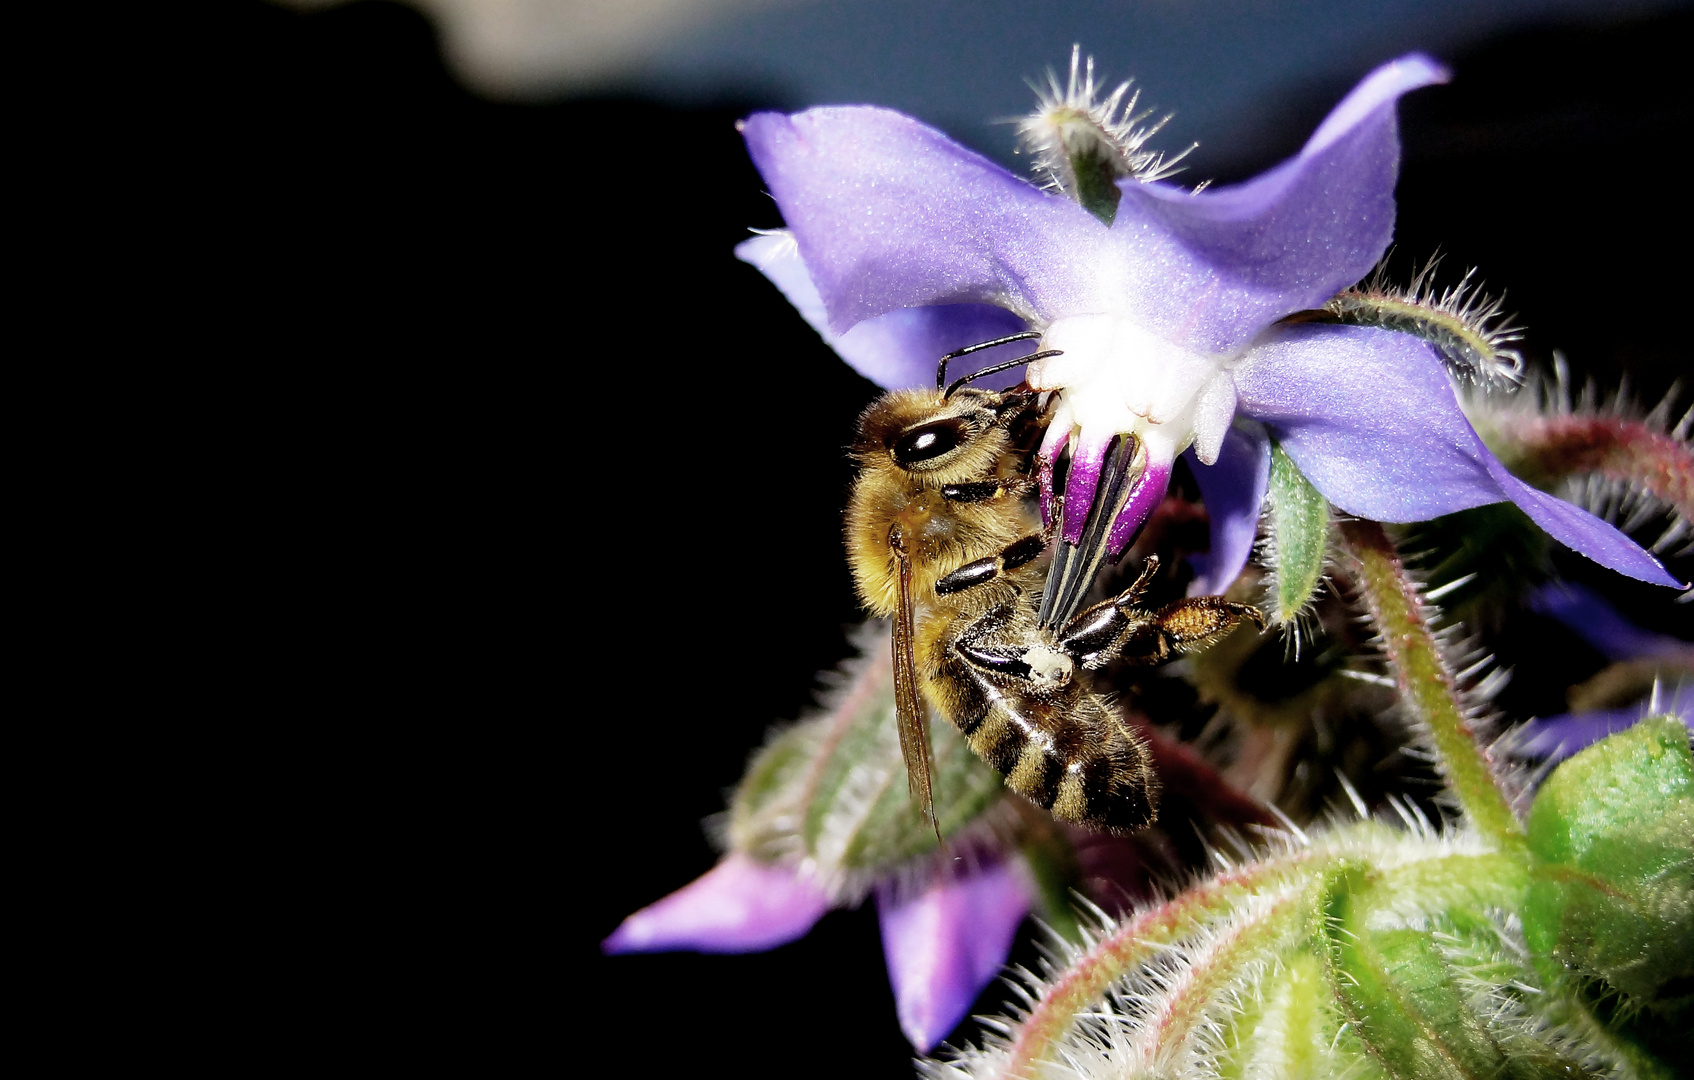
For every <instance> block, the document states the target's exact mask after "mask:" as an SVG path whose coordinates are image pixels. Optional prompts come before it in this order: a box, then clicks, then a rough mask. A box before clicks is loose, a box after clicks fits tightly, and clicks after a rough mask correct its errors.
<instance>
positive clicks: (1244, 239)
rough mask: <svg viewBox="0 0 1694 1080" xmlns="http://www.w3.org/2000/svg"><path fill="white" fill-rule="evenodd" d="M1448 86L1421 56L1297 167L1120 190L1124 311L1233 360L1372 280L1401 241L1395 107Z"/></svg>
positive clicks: (1116, 238) (1364, 87)
mask: <svg viewBox="0 0 1694 1080" xmlns="http://www.w3.org/2000/svg"><path fill="white" fill-rule="evenodd" d="M1446 78H1447V72H1446V71H1445V69H1443V68H1442V67H1441V66H1440V65H1438V64H1436V63H1435V62H1433V61H1431V60H1429V59H1428V58H1427V57H1423V56H1416V55H1413V56H1407V57H1403V58H1401V59H1399V60H1396V61H1394V62H1393V63H1391V64H1386V65H1384V66H1383V67H1380V68H1378V69H1376V71H1374V72H1372V73H1371V74H1370V75H1368V76H1366V78H1365V80H1364V81H1363V82H1361V83H1360V84H1359V85H1358V86H1357V87H1356V88H1355V89H1354V90H1353V92H1352V93H1351V94H1349V95H1348V96H1347V98H1346V99H1345V100H1343V101H1342V102H1341V104H1339V105H1337V106H1336V107H1335V109H1334V111H1332V112H1331V113H1330V114H1329V118H1328V119H1326V120H1325V121H1324V122H1323V124H1322V125H1321V126H1320V127H1319V128H1318V130H1317V131H1316V132H1315V133H1314V134H1313V135H1312V137H1311V139H1309V140H1308V141H1307V142H1306V146H1305V148H1304V149H1303V150H1301V151H1300V153H1299V155H1298V156H1296V157H1294V158H1291V159H1289V160H1288V161H1285V162H1283V163H1282V164H1281V165H1278V166H1277V167H1276V168H1274V169H1272V170H1270V171H1269V172H1267V173H1264V174H1262V175H1260V176H1257V177H1255V178H1253V179H1252V180H1249V181H1247V182H1246V183H1244V184H1240V185H1237V186H1235V187H1227V188H1213V189H1210V190H1208V191H1205V192H1202V193H1200V194H1193V193H1190V192H1188V191H1186V190H1184V189H1182V188H1178V187H1173V186H1171V185H1168V184H1143V183H1137V182H1136V181H1133V180H1127V181H1123V182H1122V183H1120V184H1119V187H1120V188H1121V189H1122V190H1123V196H1124V197H1123V199H1122V201H1121V202H1120V203H1119V204H1118V213H1117V219H1116V220H1115V221H1114V222H1113V224H1112V241H1113V244H1114V245H1115V246H1116V247H1117V249H1118V257H1119V258H1121V259H1123V260H1126V261H1127V262H1128V264H1129V268H1130V269H1129V273H1128V275H1127V276H1128V283H1129V297H1128V310H1130V311H1132V312H1134V313H1136V314H1137V315H1138V316H1139V317H1140V319H1141V320H1142V321H1144V322H1145V323H1146V324H1147V325H1148V326H1149V327H1150V328H1152V329H1155V330H1157V331H1158V332H1159V333H1161V334H1162V335H1163V336H1165V337H1167V338H1168V339H1169V340H1171V341H1173V342H1176V343H1177V344H1180V345H1186V346H1188V347H1190V348H1193V349H1195V350H1198V351H1201V352H1210V353H1223V354H1231V353H1235V352H1237V351H1239V350H1240V349H1241V348H1242V347H1244V346H1245V345H1246V344H1247V343H1248V342H1250V341H1251V340H1252V339H1253V338H1254V337H1256V336H1257V335H1258V334H1259V332H1260V331H1262V330H1263V329H1264V328H1265V327H1266V326H1268V325H1270V324H1271V323H1273V322H1275V321H1276V320H1277V319H1280V318H1281V317H1282V316H1284V315H1287V314H1289V313H1290V312H1294V311H1300V310H1303V309H1306V308H1315V307H1318V306H1319V305H1321V304H1322V303H1323V302H1324V301H1325V300H1327V299H1329V298H1330V296H1332V295H1334V294H1335V293H1336V292H1338V291H1339V290H1341V289H1343V288H1345V287H1346V286H1348V285H1351V284H1353V283H1354V282H1356V281H1358V280H1359V279H1360V278H1362V277H1364V276H1365V275H1366V274H1367V273H1369V272H1370V269H1371V267H1373V266H1374V265H1376V262H1377V260H1378V259H1380V258H1381V257H1382V253H1383V252H1384V251H1385V250H1387V247H1388V242H1389V240H1390V239H1391V238H1392V237H1393V235H1394V183H1395V180H1396V179H1397V177H1398V174H1399V167H1400V138H1399V133H1398V124H1397V123H1396V120H1395V115H1394V106H1395V102H1396V101H1397V100H1398V99H1399V97H1400V95H1402V94H1404V93H1406V92H1407V91H1409V90H1415V89H1417V88H1418V87H1420V86H1428V85H1429V84H1430V83H1436V82H1444V81H1445V80H1446ZM1116 306H1117V307H1118V309H1120V310H1122V309H1123V308H1124V306H1125V305H1124V302H1123V300H1121V299H1120V300H1119V302H1118V304H1117V305H1116ZM1073 310H1076V309H1073Z"/></svg>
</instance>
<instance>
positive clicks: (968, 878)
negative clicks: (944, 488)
mask: <svg viewBox="0 0 1694 1080" xmlns="http://www.w3.org/2000/svg"><path fill="white" fill-rule="evenodd" d="M880 633H881V636H878V635H877V633H871V634H869V635H868V636H867V637H866V638H865V639H864V641H863V642H862V645H863V648H864V654H865V656H864V659H862V660H858V661H852V662H850V663H849V664H848V665H847V668H846V675H845V678H844V679H843V680H842V681H841V683H840V685H839V689H838V690H837V691H836V692H835V693H833V694H831V695H829V697H828V700H827V701H826V707H825V709H824V710H823V712H822V713H821V714H820V715H818V716H815V717H812V718H810V719H808V720H804V721H802V722H801V723H799V724H796V725H794V726H792V727H788V728H784V729H779V730H777V731H774V732H772V734H771V738H770V740H769V741H768V742H767V744H766V746H765V747H764V749H763V750H761V751H760V752H759V753H758V755H756V756H755V757H754V759H753V762H752V764H751V765H750V766H749V767H748V770H747V773H746V775H745V776H744V777H743V778H742V780H741V783H740V785H739V786H738V787H737V789H736V791H735V793H734V795H733V796H732V797H731V799H730V806H729V811H728V813H727V814H725V815H724V818H723V821H722V828H721V830H720V837H721V839H722V841H723V843H724V846H725V847H726V849H727V851H728V854H726V855H725V857H724V858H723V860H722V861H721V862H719V863H718V865H717V866H716V867H715V868H713V869H712V870H711V871H709V872H708V873H707V874H705V875H704V876H703V877H701V878H699V879H698V880H696V881H694V882H693V883H691V884H689V885H686V886H684V887H683V888H681V889H679V890H677V891H676V892H674V893H672V894H671V895H669V896H667V897H665V898H664V899H662V900H659V901H658V902H657V903H654V904H651V905H649V906H648V907H645V908H643V909H641V910H640V911H638V912H636V913H635V914H633V915H631V916H630V917H629V918H627V919H625V920H624V922H623V924H622V925H621V926H619V927H618V929H617V930H616V931H615V932H614V933H613V934H612V935H611V936H610V937H609V938H607V939H606V941H605V944H604V948H605V950H606V951H607V952H611V953H628V952H663V951H670V950H678V949H688V950H695V951H699V952H724V953H738V952H756V951H759V950H763V949H769V948H774V947H776V946H778V945H782V944H785V943H787V942H790V941H794V940H796V939H797V938H800V937H802V936H804V935H805V934H806V933H807V932H808V931H809V930H810V929H811V928H812V926H813V924H815V923H816V922H817V921H818V919H820V918H821V917H822V916H823V915H824V913H825V912H826V911H828V910H830V909H831V908H836V907H851V906H855V905H857V904H858V903H859V902H860V901H862V900H864V899H865V898H867V897H870V896H875V898H876V906H877V914H878V916H879V919H880V922H881V927H882V941H883V953H884V956H885V959H886V960H887V964H888V974H889V981H890V983H891V984H892V985H893V988H894V999H895V1005H896V1009H897V1012H898V1014H899V1020H900V1027H901V1029H902V1030H903V1031H904V1032H905V1033H906V1037H907V1038H908V1039H910V1040H911V1043H912V1045H913V1046H914V1047H915V1048H916V1049H917V1050H919V1051H920V1052H928V1051H929V1050H931V1049H933V1048H934V1047H935V1045H936V1044H937V1043H939V1042H940V1041H941V1040H942V1039H943V1038H945V1037H946V1035H947V1033H948V1032H949V1031H952V1030H953V1028H955V1027H957V1026H958V1024H959V1021H960V1020H962V1019H964V1016H965V1014H966V1012H968V1011H969V1009H970V1006H971V1003H972V1002H973V1001H975V1000H976V998H977V996H978V995H979V994H980V993H981V992H982V990H983V988H984V987H985V986H987V985H988V983H989V982H990V981H991V980H992V979H993V978H994V977H995V976H996V975H997V974H999V972H1000V970H1001V968H1002V967H1003V966H1004V965H1005V962H1006V956H1007V954H1008V953H1009V952H1010V950H1011V946H1012V939H1013V937H1014V935H1015V934H1016V932H1017V928H1018V925H1019V924H1020V923H1021V922H1022V921H1023V918H1024V916H1025V915H1026V914H1028V912H1029V911H1030V908H1031V905H1032V903H1034V901H1035V899H1036V896H1037V888H1036V884H1035V877H1034V874H1033V873H1032V871H1031V870H1030V866H1029V863H1028V861H1027V860H1026V858H1025V855H1024V845H1026V844H1028V843H1030V842H1031V840H1030V837H1029V836H1028V835H1027V834H1028V830H1027V828H1025V826H1024V825H1023V824H1022V819H1021V818H1020V817H1019V814H1018V811H1017V810H1016V808H1015V807H1014V805H1013V804H1012V803H1011V802H1010V800H1009V799H1008V798H1007V796H1006V794H1005V788H1004V786H1003V785H1002V784H1001V781H1000V777H999V775H998V774H997V773H995V772H994V771H993V770H992V769H990V768H989V767H988V766H987V765H984V764H983V763H982V762H981V760H980V759H978V758H977V756H976V755H975V754H973V753H971V752H970V750H969V748H968V747H966V745H965V743H964V739H963V738H962V737H961V736H959V734H958V733H957V732H956V731H954V730H953V729H952V727H951V725H950V724H948V722H947V721H946V720H939V719H937V720H932V721H931V724H930V737H931V744H932V745H933V746H934V748H935V759H934V764H935V773H934V793H935V806H936V814H937V821H938V822H939V823H940V825H941V828H942V829H943V830H944V831H945V832H946V833H947V836H948V841H947V849H946V850H945V851H941V850H938V849H937V842H936V840H935V837H934V833H933V832H932V830H931V828H930V826H929V825H928V823H927V822H925V821H924V820H923V819H921V818H919V817H918V816H917V815H916V814H914V813H913V812H912V808H911V805H910V803H909V801H908V796H907V793H906V781H905V766H904V764H903V762H902V758H901V755H900V741H899V736H898V734H897V733H896V730H895V724H894V668H893V661H892V654H891V652H890V649H889V644H888V639H887V634H886V631H882V632H880ZM1044 906H1047V905H1044ZM1048 914H1049V921H1051V917H1052V913H1051V912H1049V913H1048Z"/></svg>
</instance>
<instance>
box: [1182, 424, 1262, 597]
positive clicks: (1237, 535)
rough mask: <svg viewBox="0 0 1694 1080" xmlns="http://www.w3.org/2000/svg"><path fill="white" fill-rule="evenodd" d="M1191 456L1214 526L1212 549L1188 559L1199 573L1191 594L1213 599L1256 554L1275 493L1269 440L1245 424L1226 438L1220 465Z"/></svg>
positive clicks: (1258, 430)
mask: <svg viewBox="0 0 1694 1080" xmlns="http://www.w3.org/2000/svg"><path fill="white" fill-rule="evenodd" d="M1187 457H1188V467H1189V468H1190V469H1191V470H1193V472H1194V480H1195V482H1196V483H1198V484H1199V485H1200V499H1201V501H1203V502H1204V503H1205V504H1206V516H1207V517H1209V518H1210V519H1211V523H1212V549H1211V550H1210V551H1208V552H1205V553H1203V554H1195V555H1190V556H1189V557H1188V561H1189V563H1190V564H1192V565H1193V567H1194V569H1195V571H1196V572H1197V574H1198V576H1197V577H1196V578H1195V579H1194V580H1193V581H1192V582H1190V583H1189V586H1188V595H1189V596H1213V595H1216V594H1218V593H1221V592H1223V591H1224V590H1225V589H1227V588H1229V585H1230V583H1231V582H1232V581H1234V580H1235V579H1236V578H1237V577H1239V576H1240V574H1241V568H1242V567H1243V566H1246V565H1247V557H1248V556H1249V555H1251V554H1252V553H1253V541H1254V539H1255V538H1256V537H1257V536H1258V534H1259V509H1260V507H1261V506H1263V505H1264V501H1265V492H1266V491H1268V490H1269V488H1270V457H1271V456H1270V439H1269V437H1267V436H1266V435H1265V432H1264V429H1263V428H1261V427H1260V426H1259V425H1257V424H1253V423H1252V422H1251V421H1243V422H1240V423H1238V424H1237V425H1236V426H1234V427H1232V428H1230V429H1229V433H1228V434H1227V435H1225V436H1224V439H1223V449H1222V450H1220V451H1219V452H1218V460H1217V464H1216V465H1210V466H1208V465H1202V464H1200V462H1199V460H1198V459H1197V458H1195V456H1194V452H1193V451H1192V450H1190V451H1189V452H1188V455H1187Z"/></svg>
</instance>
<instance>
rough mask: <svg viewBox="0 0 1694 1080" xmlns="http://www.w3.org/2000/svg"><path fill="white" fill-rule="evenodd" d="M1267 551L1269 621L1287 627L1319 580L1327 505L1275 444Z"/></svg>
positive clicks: (1324, 554)
mask: <svg viewBox="0 0 1694 1080" xmlns="http://www.w3.org/2000/svg"><path fill="white" fill-rule="evenodd" d="M1267 501H1268V504H1269V510H1268V511H1267V515H1266V516H1267V521H1268V524H1269V527H1270V545H1269V547H1268V549H1267V551H1268V558H1269V562H1270V569H1271V571H1272V577H1271V582H1270V597H1269V600H1268V602H1267V604H1266V607H1268V608H1269V609H1270V614H1271V621H1272V622H1275V623H1278V624H1282V623H1288V622H1292V621H1293V620H1294V619H1295V618H1296V617H1298V616H1299V614H1300V612H1301V611H1303V610H1304V609H1305V607H1306V603H1307V601H1309V600H1310V599H1311V598H1312V594H1313V593H1314V592H1316V591H1317V588H1318V583H1319V582H1320V581H1322V580H1323V567H1324V563H1325V561H1326V560H1327V558H1328V555H1329V501H1328V500H1327V499H1325V498H1324V497H1323V496H1322V495H1321V494H1319V493H1318V489H1317V488H1315V487H1313V486H1312V482H1311V481H1310V480H1307V479H1306V477H1305V475H1304V474H1303V473H1301V472H1300V470H1299V468H1298V467H1296V466H1295V464H1294V461H1293V459H1291V458H1290V457H1289V456H1288V455H1287V454H1285V453H1284V452H1283V450H1282V447H1281V446H1279V445H1277V444H1276V443H1274V442H1273V443H1272V444H1271V470H1270V493H1269V499H1268V500H1267Z"/></svg>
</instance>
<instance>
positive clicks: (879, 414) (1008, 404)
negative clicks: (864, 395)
mask: <svg viewBox="0 0 1694 1080" xmlns="http://www.w3.org/2000/svg"><path fill="white" fill-rule="evenodd" d="M1034 401H1035V395H1034V394H1033V393H1031V392H1029V391H1018V390H1012V391H1003V392H1001V391H993V390H976V389H964V390H956V391H954V393H953V394H952V396H951V397H943V395H942V394H941V392H940V391H936V390H898V391H895V392H894V393H891V394H887V395H885V396H884V397H882V398H881V399H880V400H878V401H877V402H876V403H874V404H873V405H871V407H870V408H869V409H866V410H865V412H864V415H863V416H861V417H859V433H858V437H857V438H856V439H855V440H854V441H853V448H852V450H853V456H854V457H855V458H857V459H858V460H859V462H860V464H861V466H863V467H865V468H878V467H888V466H892V467H894V468H896V469H899V470H900V471H902V472H904V473H908V474H911V475H913V476H914V477H916V478H920V479H921V480H922V482H923V483H924V484H925V486H931V485H934V486H939V485H944V484H953V483H960V482H963V481H966V480H971V479H975V478H979V477H982V476H985V475H988V474H991V473H992V472H993V470H994V466H995V463H996V462H997V461H998V460H999V459H1000V457H1001V456H1002V455H1003V454H1004V453H1005V452H1006V449H1007V446H1008V441H1009V436H1008V433H1007V429H1008V426H1009V425H1010V424H1011V422H1012V421H1013V420H1014V419H1016V418H1017V417H1018V416H1020V415H1021V414H1022V413H1023V412H1024V411H1025V410H1026V409H1027V408H1028V407H1029V406H1030V405H1031V404H1032V403H1033V402H1034Z"/></svg>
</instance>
